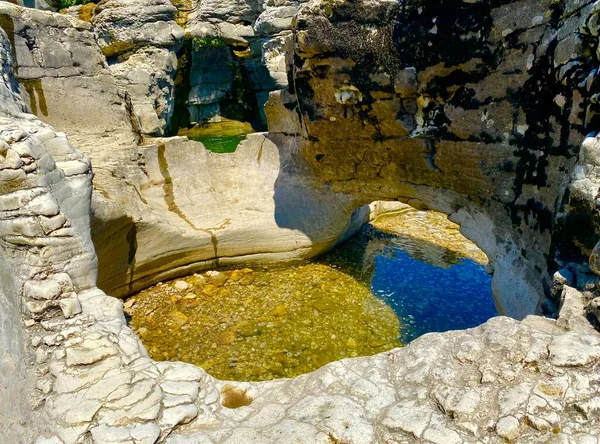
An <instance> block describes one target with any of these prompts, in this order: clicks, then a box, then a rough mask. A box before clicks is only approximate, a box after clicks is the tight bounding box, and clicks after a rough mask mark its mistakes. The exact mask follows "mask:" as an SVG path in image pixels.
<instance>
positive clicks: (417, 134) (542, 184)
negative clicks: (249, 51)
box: [271, 0, 598, 317]
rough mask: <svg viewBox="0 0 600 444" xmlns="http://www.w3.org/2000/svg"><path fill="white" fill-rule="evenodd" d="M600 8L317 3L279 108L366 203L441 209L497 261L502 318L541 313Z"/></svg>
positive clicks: (329, 177) (306, 153)
mask: <svg viewBox="0 0 600 444" xmlns="http://www.w3.org/2000/svg"><path fill="white" fill-rule="evenodd" d="M595 14H596V11H595V9H594V5H593V4H592V3H591V2H590V3H585V4H582V3H580V2H573V3H568V2H567V3H560V4H559V3H557V2H551V1H547V2H537V1H536V2H532V1H525V0H523V1H511V2H502V4H500V3H494V2H463V3H460V4H459V5H457V3H456V2H443V1H442V2H436V3H435V4H434V3H431V2H425V1H423V2H421V1H413V2H409V3H407V4H402V5H401V4H400V3H399V2H369V1H365V2H344V1H331V2H318V1H313V2H310V3H309V4H308V5H307V6H306V7H304V8H303V9H302V10H301V12H300V14H299V15H298V17H297V19H296V29H295V31H294V54H293V55H291V56H290V64H291V66H290V70H291V78H292V79H293V83H292V85H291V86H290V92H291V93H292V94H295V95H296V97H297V100H294V99H293V98H292V99H290V98H287V99H286V100H287V103H285V107H286V108H287V109H288V110H290V111H289V112H288V115H289V116H290V117H289V118H291V117H292V116H291V115H292V114H297V115H299V116H300V118H301V120H302V123H301V126H302V128H303V129H304V134H303V137H304V139H305V143H304V144H303V147H302V151H301V158H302V161H303V162H305V164H307V165H308V167H309V169H310V173H309V174H310V175H311V177H312V178H314V179H316V180H318V181H320V182H322V183H324V184H327V185H329V186H331V187H332V189H333V190H334V191H338V192H343V193H349V194H352V195H353V196H354V197H355V198H356V205H360V204H363V203H366V202H371V201H373V200H378V199H386V198H387V199H398V200H402V201H406V202H408V203H410V204H412V205H415V206H425V207H429V208H433V209H437V210H440V211H443V212H445V213H447V214H448V215H449V216H450V218H451V219H453V220H455V221H457V222H458V223H460V224H461V226H462V230H463V232H464V233H465V234H466V235H467V236H468V237H470V238H471V239H473V240H474V241H475V242H477V243H478V245H480V246H481V247H482V248H483V249H484V250H485V251H486V253H487V254H488V256H489V257H490V259H491V261H492V265H493V267H494V271H495V273H494V290H495V292H496V294H497V295H498V296H499V301H500V302H501V304H502V305H503V306H502V309H503V311H504V312H505V313H510V314H511V315H514V316H517V317H522V316H524V315H525V314H527V313H531V312H534V311H536V310H539V309H540V306H541V302H542V299H541V295H543V294H544V292H547V290H548V288H549V282H550V274H551V272H552V271H554V269H556V268H558V265H556V263H555V262H554V261H555V257H554V254H555V251H556V249H557V248H558V247H559V245H557V242H556V239H557V238H558V237H557V236H558V234H557V233H558V232H559V231H560V230H561V229H562V227H559V224H558V221H557V214H558V213H559V211H560V210H561V209H562V202H563V196H564V193H565V190H566V188H567V185H568V183H569V181H570V176H571V172H572V171H573V170H574V168H575V165H576V163H577V154H578V152H579V148H580V146H581V143H582V142H583V139H584V136H585V134H586V133H587V132H588V131H590V130H592V129H593V128H594V124H595V117H594V115H595V114H594V106H595V105H594V99H593V94H594V88H595V85H594V82H593V78H594V72H595V71H594V70H595V69H596V67H597V66H598V59H597V58H596V56H595V50H596V47H597V38H595V37H593V36H594V34H595V35H597V31H596V30H589V29H588V28H586V27H589V25H588V23H589V22H590V20H592V19H593V18H594V17H596V15H595ZM592 21H593V20H592ZM594 23H595V22H594ZM586 29H587V31H586ZM273 100H277V97H274V98H273ZM279 109H280V111H281V112H282V114H281V115H280V116H278V118H276V119H272V122H273V123H274V125H273V126H272V128H271V131H272V132H277V131H278V130H279V128H278V126H277V122H278V121H283V120H284V119H285V117H283V116H284V115H285V112H284V110H283V108H282V107H281V105H279ZM281 131H284V132H285V131H286V129H281ZM298 161H300V159H298ZM592 205H593V204H592ZM588 214H589V212H588ZM289 228H295V227H294V224H293V223H292V224H291V225H290V226H289ZM589 237H590V238H597V234H592V235H591V236H589ZM589 240H590V239H587V245H586V247H585V248H587V255H588V256H589V252H590V251H591V247H593V245H594V243H593V242H592V243H590V242H589ZM553 267H556V268H554V269H553ZM549 269H550V270H549ZM549 272H550V274H549Z"/></svg>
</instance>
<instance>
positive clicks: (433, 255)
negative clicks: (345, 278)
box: [321, 209, 498, 343]
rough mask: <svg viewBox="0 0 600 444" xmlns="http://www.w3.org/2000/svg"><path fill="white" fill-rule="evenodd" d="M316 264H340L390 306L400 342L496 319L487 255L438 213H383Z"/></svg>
mask: <svg viewBox="0 0 600 444" xmlns="http://www.w3.org/2000/svg"><path fill="white" fill-rule="evenodd" d="M321 260H323V261H325V262H329V263H336V264H337V265H338V266H341V267H342V269H343V270H344V271H346V272H347V273H349V274H351V275H353V276H355V277H356V278H357V279H359V280H361V281H362V282H364V283H365V284H366V285H369V286H370V289H371V291H372V292H373V293H374V294H375V295H376V296H377V297H378V298H380V299H382V300H383V301H385V302H386V303H387V304H388V305H389V306H390V307H392V308H393V309H394V311H395V312H396V314H397V315H398V318H399V320H400V325H401V327H400V340H401V342H403V343H408V342H410V341H412V340H414V339H416V338H418V337H419V336H421V335H423V334H425V333H429V332H443V331H448V330H462V329H466V328H471V327H476V326H477V325H480V324H482V323H484V322H485V321H487V320H488V319H490V318H491V317H494V316H497V315H498V312H497V310H496V306H495V303H494V299H493V295H492V290H491V282H492V277H491V276H490V275H488V274H487V273H486V267H485V265H486V264H487V257H486V256H485V254H484V253H483V252H482V251H481V250H479V249H478V248H477V247H476V246H475V244H473V243H472V242H471V241H469V240H468V239H466V238H464V237H463V236H461V235H460V232H459V229H458V226H457V225H455V224H452V223H451V222H449V221H447V220H446V218H445V216H444V215H442V214H440V213H434V212H423V211H416V210H412V209H406V210H403V211H401V212H399V213H397V214H394V215H387V216H383V217H381V218H379V219H378V220H376V221H375V222H373V223H372V224H371V225H368V226H367V227H365V228H364V229H363V231H362V233H361V235H360V236H358V237H356V238H354V239H352V240H350V241H349V242H347V243H346V244H345V245H343V246H342V247H341V248H339V249H338V250H337V251H335V252H333V253H331V254H330V255H328V256H326V257H324V258H322V259H321Z"/></svg>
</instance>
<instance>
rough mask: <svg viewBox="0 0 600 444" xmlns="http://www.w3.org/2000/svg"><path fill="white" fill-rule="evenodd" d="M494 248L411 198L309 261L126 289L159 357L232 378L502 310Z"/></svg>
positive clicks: (265, 373) (268, 374)
mask: <svg viewBox="0 0 600 444" xmlns="http://www.w3.org/2000/svg"><path fill="white" fill-rule="evenodd" d="M486 262H487V258H486V257H485V255H484V254H483V252H481V250H479V249H478V248H477V247H476V246H475V245H474V244H473V243H471V242H470V241H468V240H467V239H465V238H464V237H462V236H461V235H460V233H459V232H458V227H457V226H456V225H454V224H452V223H451V222H449V221H448V220H447V219H446V217H445V216H444V215H441V214H439V213H434V212H422V211H416V210H413V209H404V210H402V211H400V212H397V213H395V214H391V215H385V216H381V217H379V218H377V219H376V220H375V221H374V222H372V223H371V224H369V225H367V226H366V227H364V228H363V230H362V231H361V233H360V234H359V235H358V236H356V237H355V238H353V239H350V240H349V241H347V242H345V243H344V244H342V245H341V246H339V247H337V248H336V249H335V250H333V251H332V252H330V253H327V254H326V255H324V256H322V257H321V258H319V259H318V260H315V261H313V262H310V263H306V264H301V265H295V266H289V267H269V268H255V269H249V268H246V269H240V270H226V271H220V272H217V271H211V272H208V273H205V274H204V275H199V274H197V275H194V276H190V277H187V278H185V279H180V280H177V281H172V282H168V283H161V284H158V285H156V286H154V287H152V288H149V289H147V290H144V291H142V292H141V293H139V294H138V295H136V296H134V297H132V298H130V299H129V300H128V301H127V302H126V304H125V308H126V311H127V313H128V314H129V315H130V316H131V326H132V327H133V328H134V330H135V331H136V332H137V333H138V335H139V336H140V338H141V340H142V342H143V343H144V344H145V345H146V347H147V349H148V352H149V354H150V356H151V357H152V358H153V359H156V360H175V361H186V362H191V363H193V364H196V365H199V366H201V367H203V368H204V369H206V370H207V371H208V372H209V373H211V374H212V375H213V376H215V377H217V378H220V379H225V380H249V381H256V380H267V379H274V378H281V377H294V376H297V375H300V374H303V373H307V372H310V371H312V370H315V369H317V368H319V367H321V366H323V365H325V364H327V363H328V362H331V361H335V360H339V359H342V358H346V357H355V356H365V355H372V354H376V353H379V352H383V351H386V350H390V349H392V348H395V347H399V346H402V345H403V344H406V343H407V342H410V341H411V340H413V339H415V338H416V337H418V336H420V335H422V334H425V333H427V332H431V331H446V330H453V329H463V328H468V327H474V326H476V325H479V324H481V323H482V322H485V321H486V320H487V319H489V318H490V317H493V316H495V315H496V314H497V313H496V309H495V306H494V300H493V297H492V293H491V276H489V275H487V274H486V272H485V264H486Z"/></svg>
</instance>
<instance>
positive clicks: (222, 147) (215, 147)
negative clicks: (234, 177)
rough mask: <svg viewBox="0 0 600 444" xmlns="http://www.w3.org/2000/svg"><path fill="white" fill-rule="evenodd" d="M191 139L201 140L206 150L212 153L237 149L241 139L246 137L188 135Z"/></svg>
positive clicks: (222, 152)
mask: <svg viewBox="0 0 600 444" xmlns="http://www.w3.org/2000/svg"><path fill="white" fill-rule="evenodd" d="M188 137H189V138H190V139H191V140H195V141H196V142H201V143H202V144H203V145H204V146H205V147H206V149H207V150H209V151H212V152H213V153H219V154H224V153H233V152H235V150H236V149H237V147H238V145H239V144H240V142H241V141H242V140H244V139H245V138H246V136H245V135H242V136H216V137H212V136H188Z"/></svg>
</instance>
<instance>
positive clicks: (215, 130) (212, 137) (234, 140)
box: [177, 118, 254, 154]
mask: <svg viewBox="0 0 600 444" xmlns="http://www.w3.org/2000/svg"><path fill="white" fill-rule="evenodd" d="M253 132H254V129H253V128H252V125H250V124H249V123H247V122H238V121H236V120H229V119H225V118H222V120H221V121H220V122H213V123H208V124H205V125H197V126H194V127H192V128H185V129H180V130H179V132H178V133H177V135H179V136H186V137H188V138H189V139H190V140H195V141H196V142H201V143H202V144H203V145H204V147H205V148H206V149H207V150H209V151H212V152H213V153H219V154H225V153H233V152H235V150H236V149H237V147H238V145H239V144H240V142H241V141H242V140H244V139H245V138H246V135H248V134H250V133H253Z"/></svg>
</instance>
